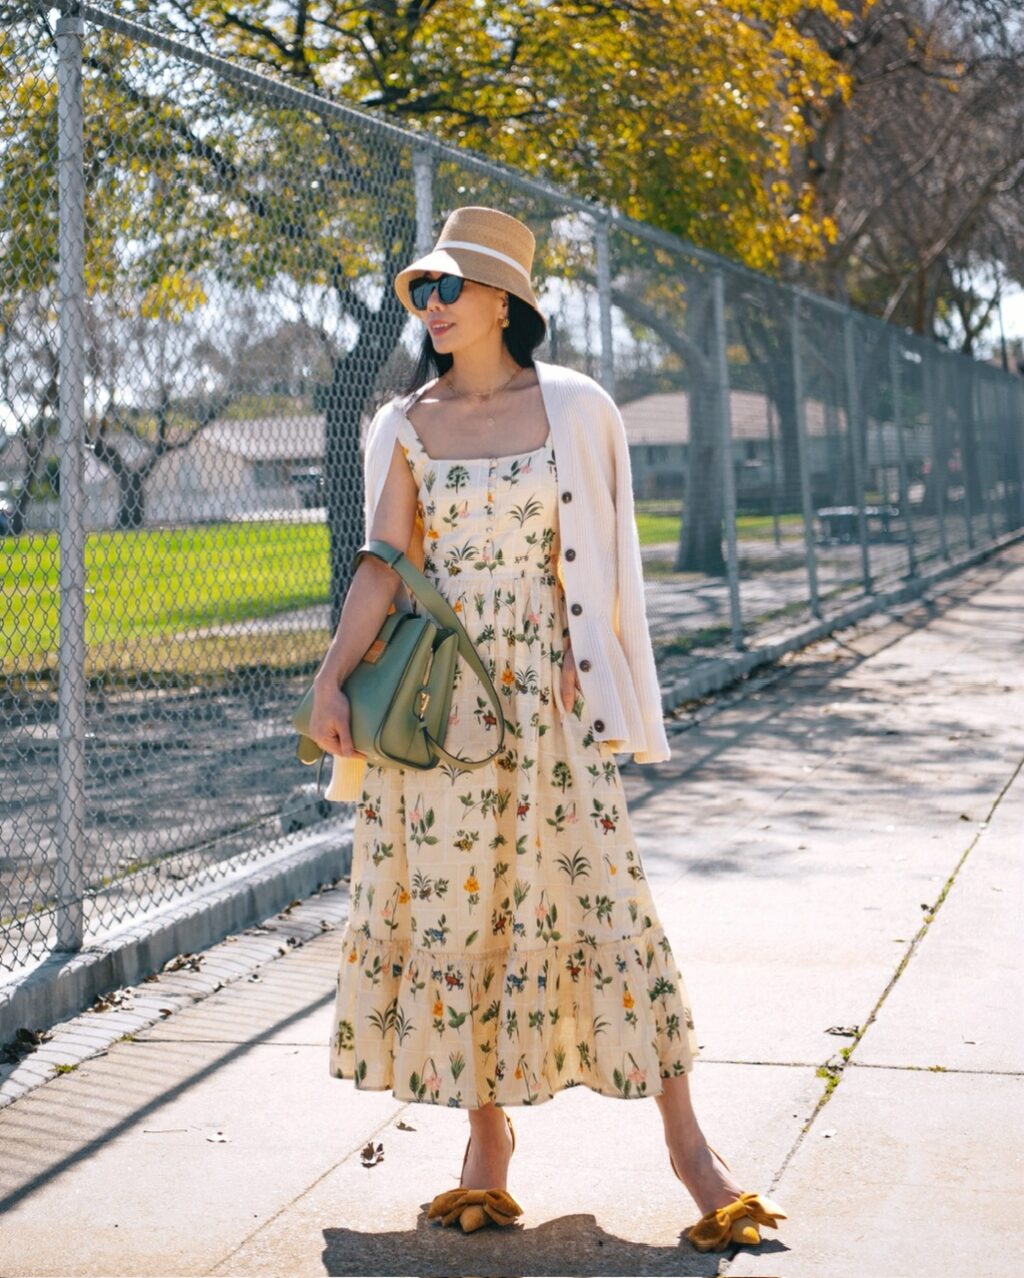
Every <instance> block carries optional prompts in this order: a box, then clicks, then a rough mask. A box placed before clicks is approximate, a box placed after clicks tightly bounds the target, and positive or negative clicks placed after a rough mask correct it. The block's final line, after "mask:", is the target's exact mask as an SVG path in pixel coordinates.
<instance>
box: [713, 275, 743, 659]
mask: <svg viewBox="0 0 1024 1278" xmlns="http://www.w3.org/2000/svg"><path fill="white" fill-rule="evenodd" d="M711 299H712V305H713V307H714V317H715V333H714V340H715V396H716V399H717V400H718V414H719V431H720V442H721V449H722V519H723V521H724V523H725V545H726V564H727V571H728V576H729V621H730V623H731V626H732V646H733V647H734V648H736V649H737V650H738V651H742V650H743V648H744V640H743V613H742V612H741V611H740V569H739V556H738V554H737V550H736V477H735V476H734V475H733V470H732V408H731V404H730V395H729V360H728V357H727V354H726V329H725V280H724V278H723V276H722V272H721V271H715V273H714V275H713V276H712V281H711Z"/></svg>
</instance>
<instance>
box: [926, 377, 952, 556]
mask: <svg viewBox="0 0 1024 1278" xmlns="http://www.w3.org/2000/svg"><path fill="white" fill-rule="evenodd" d="M941 375H942V374H941V366H940V364H939V360H938V356H936V355H935V354H933V353H931V352H929V353H928V355H926V356H925V370H924V378H925V383H924V385H925V402H926V404H927V407H928V428H929V431H930V433H931V443H932V473H933V475H934V476H935V480H934V485H933V492H934V495H935V519H936V524H937V526H938V531H939V550H940V552H941V554H942V558H943V559H944V560H945V561H946V563H947V564H948V563H949V562H950V559H949V538H948V537H947V536H946V489H947V488H948V486H949V456H948V450H947V448H946V428H945V417H946V400H945V397H944V396H943V395H941V394H940V393H939V389H940V388H939V380H940V377H941ZM940 406H941V407H940ZM940 416H941V419H942V420H941V421H940Z"/></svg>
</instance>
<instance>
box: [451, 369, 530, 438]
mask: <svg viewBox="0 0 1024 1278" xmlns="http://www.w3.org/2000/svg"><path fill="white" fill-rule="evenodd" d="M450 371H451V370H449V372H450ZM524 371H525V368H524V367H520V368H517V369H516V371H515V372H514V373H513V374H512V376H511V377H510V378H509V379H508V381H507V382H502V384H501V385H500V386H495V387H494V389H493V390H489V391H460V390H457V389H456V387H455V386H454V385H453V384H452V382H450V381H449V382H448V389H449V390H450V391H451V393H452V394H453V395H454V396H455V397H456V398H457V399H462V398H464V397H465V396H467V395H469V396H473V397H475V398H477V399H479V400H480V401H481V406H482V405H483V404H487V403H489V402H490V401H491V400H492V399H493V398H494V396H495V395H497V393H498V391H503V390H504V389H505V387H506V386H511V385H512V383H513V382H514V381H515V380H516V378H517V377H518V376H519V374H520V373H522V372H524ZM486 420H487V425H488V426H493V425H494V418H493V417H490V416H489V417H488V418H487V419H486Z"/></svg>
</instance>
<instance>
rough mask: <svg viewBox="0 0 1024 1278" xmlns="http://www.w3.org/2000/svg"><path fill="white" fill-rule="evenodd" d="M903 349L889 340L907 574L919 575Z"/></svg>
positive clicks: (895, 342) (893, 417) (894, 341)
mask: <svg viewBox="0 0 1024 1278" xmlns="http://www.w3.org/2000/svg"><path fill="white" fill-rule="evenodd" d="M902 358H903V350H902V348H901V346H900V344H899V342H898V341H896V340H895V339H894V338H890V340H889V381H890V384H891V388H892V427H893V430H894V431H895V432H896V449H897V457H898V458H899V468H900V511H901V513H902V515H903V523H904V526H905V527H906V530H907V575H908V576H909V577H916V576H917V555H916V553H915V546H914V520H913V518H912V516H911V514H910V485H909V484H908V482H907V447H906V443H905V442H904V439H903V381H902V376H901V371H900V360H901V359H902Z"/></svg>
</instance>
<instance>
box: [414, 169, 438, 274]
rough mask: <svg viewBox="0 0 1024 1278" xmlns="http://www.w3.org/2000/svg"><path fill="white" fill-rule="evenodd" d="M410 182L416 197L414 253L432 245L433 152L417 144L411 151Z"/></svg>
mask: <svg viewBox="0 0 1024 1278" xmlns="http://www.w3.org/2000/svg"><path fill="white" fill-rule="evenodd" d="M412 182H413V192H414V195H415V199H416V255H417V257H424V256H425V255H426V254H427V253H429V252H430V250H431V249H432V248H433V247H434V153H433V151H431V150H430V148H429V147H424V146H418V147H414V148H413V153H412Z"/></svg>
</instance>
